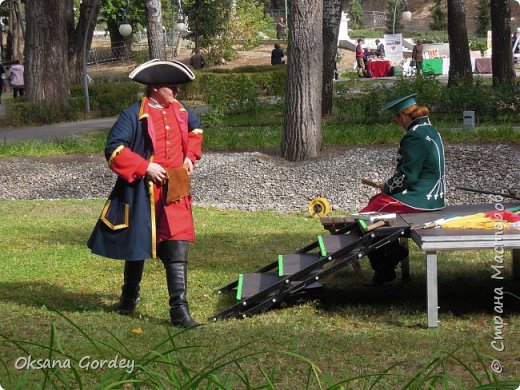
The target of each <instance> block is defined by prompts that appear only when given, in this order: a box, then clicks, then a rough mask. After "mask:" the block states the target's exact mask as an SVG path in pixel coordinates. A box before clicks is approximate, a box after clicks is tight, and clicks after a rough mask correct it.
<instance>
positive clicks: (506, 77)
mask: <svg viewBox="0 0 520 390" xmlns="http://www.w3.org/2000/svg"><path fill="white" fill-rule="evenodd" d="M491 34H492V37H491V51H492V54H491V63H492V69H493V86H494V87H497V86H499V85H502V84H508V85H514V84H515V81H516V74H515V70H514V68H513V52H512V50H511V2H510V1H509V0H491Z"/></svg>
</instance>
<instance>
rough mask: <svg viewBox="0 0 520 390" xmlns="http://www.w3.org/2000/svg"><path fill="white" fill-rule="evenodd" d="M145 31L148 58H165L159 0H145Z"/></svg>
mask: <svg viewBox="0 0 520 390" xmlns="http://www.w3.org/2000/svg"><path fill="white" fill-rule="evenodd" d="M146 32H147V35H148V53H149V56H150V59H154V58H158V59H162V60H163V59H165V58H166V52H165V42H164V32H163V25H162V8H161V0H146Z"/></svg>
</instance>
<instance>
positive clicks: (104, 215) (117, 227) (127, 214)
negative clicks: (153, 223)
mask: <svg viewBox="0 0 520 390" xmlns="http://www.w3.org/2000/svg"><path fill="white" fill-rule="evenodd" d="M110 203H111V199H107V201H106V203H105V207H103V210H102V211H101V216H100V217H99V219H100V220H101V221H102V222H103V223H104V224H105V225H107V226H108V227H109V228H110V229H112V230H120V229H125V228H127V227H128V221H129V220H130V207H129V206H128V203H125V216H124V218H125V222H124V223H120V224H119V225H114V224H113V223H112V222H110V221H109V220H108V219H107V214H108V209H109V208H110Z"/></svg>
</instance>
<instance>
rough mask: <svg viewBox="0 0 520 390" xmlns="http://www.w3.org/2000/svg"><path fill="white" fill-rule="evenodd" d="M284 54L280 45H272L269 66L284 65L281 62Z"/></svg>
mask: <svg viewBox="0 0 520 390" xmlns="http://www.w3.org/2000/svg"><path fill="white" fill-rule="evenodd" d="M283 57H284V53H283V49H282V48H281V47H280V44H279V43H278V42H277V43H275V44H274V49H273V50H272V51H271V65H281V64H284V63H285V61H284V60H283Z"/></svg>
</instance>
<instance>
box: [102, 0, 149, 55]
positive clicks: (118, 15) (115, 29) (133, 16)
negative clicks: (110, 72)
mask: <svg viewBox="0 0 520 390" xmlns="http://www.w3.org/2000/svg"><path fill="white" fill-rule="evenodd" d="M102 1H103V5H102V8H101V10H100V15H101V21H103V22H105V23H106V24H107V30H108V33H109V34H110V47H112V48H116V47H120V46H121V44H122V43H123V44H124V45H125V46H126V49H127V51H128V52H130V49H131V44H132V35H133V34H130V35H129V36H127V37H123V36H122V35H121V34H120V33H119V26H120V25H121V23H123V22H124V21H125V18H126V19H128V22H129V23H130V25H131V26H132V29H133V31H136V30H137V29H138V28H140V27H141V26H143V25H144V19H145V10H144V8H145V7H144V4H143V2H141V1H138V2H132V4H131V6H129V5H130V3H129V1H128V0H102Z"/></svg>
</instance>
